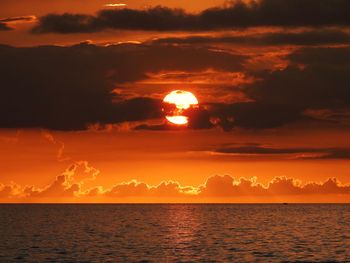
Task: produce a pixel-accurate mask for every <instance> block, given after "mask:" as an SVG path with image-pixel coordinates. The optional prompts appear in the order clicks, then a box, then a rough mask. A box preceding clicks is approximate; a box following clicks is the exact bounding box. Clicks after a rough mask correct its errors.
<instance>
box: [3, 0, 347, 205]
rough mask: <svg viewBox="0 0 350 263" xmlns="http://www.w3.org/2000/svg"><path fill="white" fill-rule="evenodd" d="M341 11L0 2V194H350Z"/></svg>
mask: <svg viewBox="0 0 350 263" xmlns="http://www.w3.org/2000/svg"><path fill="white" fill-rule="evenodd" d="M349 10H350V1H348V0H308V1H305V0H283V1H281V0H260V1H258V0H257V1H222V0H221V1H219V0H203V1H188V0H176V1H175V0H158V1H156V0H125V1H120V2H119V1H115V2H113V1H108V0H74V1H73V0H51V1H42V0H16V1H13V0H1V3H0V89H1V95H0V149H1V150H0V170H1V175H0V202H44V203H46V202H118V203H119V202H350V136H349V132H350V13H349ZM174 90H185V91H189V92H191V93H192V94H194V95H195V97H196V98H197V99H198V102H199V104H198V105H196V107H195V108H193V109H192V108H191V109H189V110H187V111H186V114H187V115H186V116H187V117H188V124H186V125H176V124H172V123H170V122H169V121H168V120H167V119H166V118H165V115H166V113H165V112H164V107H165V105H164V103H163V99H164V97H165V96H166V95H167V94H169V93H170V92H171V91H174Z"/></svg>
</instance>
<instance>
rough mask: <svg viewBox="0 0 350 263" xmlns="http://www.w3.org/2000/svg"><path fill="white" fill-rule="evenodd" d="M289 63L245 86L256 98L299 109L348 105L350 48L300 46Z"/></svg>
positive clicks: (251, 96)
mask: <svg viewBox="0 0 350 263" xmlns="http://www.w3.org/2000/svg"><path fill="white" fill-rule="evenodd" d="M288 59H289V60H290V62H291V64H290V66H288V67H286V68H284V69H282V70H276V71H273V72H271V73H267V74H266V75H264V76H262V80H261V81H257V82H255V83H253V84H251V85H247V89H246V92H247V94H248V96H250V98H252V99H253V100H255V101H264V102H265V103H269V104H276V103H279V104H283V105H285V106H286V107H295V108H297V109H299V110H304V109H306V108H337V107H349V106H350V89H349V88H348V87H349V85H348V84H349V83H350V74H349V72H350V62H349V61H350V48H349V47H339V48H302V49H299V50H297V51H295V52H293V53H291V54H290V55H289V56H288Z"/></svg>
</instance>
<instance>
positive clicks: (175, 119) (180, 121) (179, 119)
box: [165, 116, 188, 125]
mask: <svg viewBox="0 0 350 263" xmlns="http://www.w3.org/2000/svg"><path fill="white" fill-rule="evenodd" d="M165 118H166V119H167V120H168V121H170V122H171V123H174V124H177V125H184V124H187V123H188V118H187V117H186V116H166V117H165Z"/></svg>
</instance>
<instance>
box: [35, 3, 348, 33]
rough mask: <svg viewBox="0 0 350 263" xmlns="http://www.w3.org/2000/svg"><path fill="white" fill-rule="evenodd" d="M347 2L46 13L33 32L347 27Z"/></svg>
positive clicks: (245, 4) (240, 4)
mask: <svg viewBox="0 0 350 263" xmlns="http://www.w3.org/2000/svg"><path fill="white" fill-rule="evenodd" d="M349 9H350V2H349V1H347V0H308V1H307V3H306V2H305V1H303V0H284V1H281V0H261V1H252V2H250V3H244V2H243V1H233V2H232V3H231V4H230V5H227V6H225V7H217V8H210V9H206V10H204V11H202V12H200V13H198V14H189V13H186V12H185V11H184V10H181V9H170V8H167V7H160V6H158V7H153V8H149V9H145V10H134V9H129V8H123V9H115V10H102V11H100V12H99V13H98V14H97V15H95V16H91V15H84V14H68V13H67V14H63V15H58V14H48V15H46V16H44V17H41V18H40V20H39V23H38V25H37V26H36V27H35V28H34V32H36V33H48V32H55V33H77V32H94V31H100V30H104V29H108V28H113V29H127V30H158V31H170V30H185V31H186V30H189V31H193V30H217V29H230V28H240V27H251V26H293V27H295V26H328V25H349V24H350V18H349V15H348V12H347V10H349Z"/></svg>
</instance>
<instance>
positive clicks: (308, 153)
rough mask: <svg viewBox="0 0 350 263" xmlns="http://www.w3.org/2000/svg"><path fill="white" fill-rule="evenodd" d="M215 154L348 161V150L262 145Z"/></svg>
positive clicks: (224, 149) (223, 148)
mask: <svg viewBox="0 0 350 263" xmlns="http://www.w3.org/2000/svg"><path fill="white" fill-rule="evenodd" d="M214 152H215V153H221V154H228V155H230V154H232V155H238V156H241V155H244V156H249V155H254V157H255V158H256V157H258V156H266V155H272V156H273V155H277V156H280V155H287V156H288V157H289V158H290V159H350V149H349V148H308V147H304V148H302V147H300V148H281V147H268V146H263V145H244V146H226V147H220V148H217V149H215V150H214Z"/></svg>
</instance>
